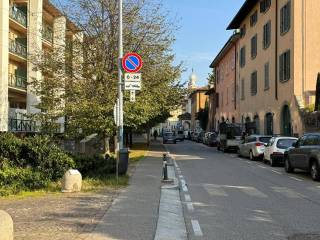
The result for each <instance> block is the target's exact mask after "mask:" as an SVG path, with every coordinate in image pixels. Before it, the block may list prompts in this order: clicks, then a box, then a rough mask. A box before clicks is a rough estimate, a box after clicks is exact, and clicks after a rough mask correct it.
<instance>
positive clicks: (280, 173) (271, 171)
mask: <svg viewBox="0 0 320 240" xmlns="http://www.w3.org/2000/svg"><path fill="white" fill-rule="evenodd" d="M271 172H274V173H276V174H279V175H282V173H281V172H278V171H276V170H271Z"/></svg>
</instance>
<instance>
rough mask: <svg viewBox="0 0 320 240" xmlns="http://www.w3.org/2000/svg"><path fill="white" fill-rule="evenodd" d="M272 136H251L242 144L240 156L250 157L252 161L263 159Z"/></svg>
mask: <svg viewBox="0 0 320 240" xmlns="http://www.w3.org/2000/svg"><path fill="white" fill-rule="evenodd" d="M271 138H272V137H271V136H264V135H251V136H249V137H246V138H245V140H244V141H243V142H242V143H241V144H240V146H239V151H238V154H239V156H241V157H249V158H250V160H256V159H261V160H262V158H263V155H264V151H265V147H266V145H267V144H268V143H269V141H270V139H271Z"/></svg>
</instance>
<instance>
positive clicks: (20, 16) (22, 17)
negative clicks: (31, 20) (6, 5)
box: [9, 6, 28, 28]
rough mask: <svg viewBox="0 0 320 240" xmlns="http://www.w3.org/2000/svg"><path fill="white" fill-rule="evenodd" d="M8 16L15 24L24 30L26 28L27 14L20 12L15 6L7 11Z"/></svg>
mask: <svg viewBox="0 0 320 240" xmlns="http://www.w3.org/2000/svg"><path fill="white" fill-rule="evenodd" d="M9 16H10V18H11V19H12V20H14V21H16V22H17V23H19V24H21V25H22V26H24V27H25V28H26V27H27V23H28V20H27V19H28V17H27V14H26V13H24V12H23V11H21V10H20V9H19V8H17V7H16V6H11V7H10V11H9Z"/></svg>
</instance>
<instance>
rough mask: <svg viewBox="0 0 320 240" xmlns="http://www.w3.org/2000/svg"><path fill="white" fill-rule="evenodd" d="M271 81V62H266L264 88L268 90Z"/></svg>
mask: <svg viewBox="0 0 320 240" xmlns="http://www.w3.org/2000/svg"><path fill="white" fill-rule="evenodd" d="M269 84H270V81H269V63H266V64H265V65H264V89H265V90H267V89H269V87H270V85H269Z"/></svg>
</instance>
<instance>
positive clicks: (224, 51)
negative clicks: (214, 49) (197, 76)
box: [210, 32, 240, 68]
mask: <svg viewBox="0 0 320 240" xmlns="http://www.w3.org/2000/svg"><path fill="white" fill-rule="evenodd" d="M239 38H240V34H239V33H238V32H235V33H234V34H233V35H232V36H231V37H230V38H229V40H228V41H227V43H226V44H225V45H224V46H223V48H222V49H221V50H220V52H219V53H218V55H217V56H216V57H215V59H214V60H213V62H212V63H211V64H210V68H214V67H216V66H217V65H218V63H219V62H220V61H221V59H222V58H223V57H224V56H225V55H226V54H227V52H228V51H229V50H230V49H231V47H232V46H233V45H234V44H235V42H236V41H238V39H239Z"/></svg>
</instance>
